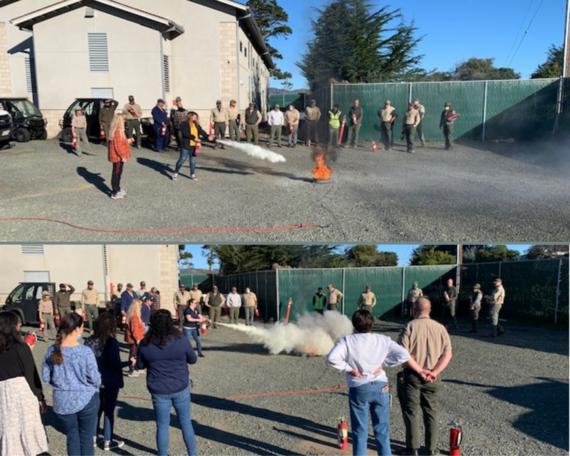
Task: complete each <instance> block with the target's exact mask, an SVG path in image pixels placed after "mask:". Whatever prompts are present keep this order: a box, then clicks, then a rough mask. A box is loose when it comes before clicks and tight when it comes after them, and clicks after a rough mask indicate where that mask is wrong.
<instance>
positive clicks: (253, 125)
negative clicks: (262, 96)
mask: <svg viewBox="0 0 570 456" xmlns="http://www.w3.org/2000/svg"><path fill="white" fill-rule="evenodd" d="M262 118H263V117H262V115H261V112H259V109H256V107H255V103H250V104H249V108H248V109H246V110H245V112H244V113H243V117H242V125H243V126H244V128H245V140H246V141H247V143H248V144H252V143H253V144H255V145H256V146H257V145H258V144H259V124H260V123H261V119H262Z"/></svg>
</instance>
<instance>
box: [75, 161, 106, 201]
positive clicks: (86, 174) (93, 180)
mask: <svg viewBox="0 0 570 456" xmlns="http://www.w3.org/2000/svg"><path fill="white" fill-rule="evenodd" d="M77 174H79V175H80V176H81V177H82V178H83V179H85V181H87V182H88V183H90V184H92V185H94V186H95V187H96V188H97V189H98V190H99V191H101V192H103V193H104V194H105V195H110V194H111V189H110V188H109V187H108V186H107V185H106V184H105V179H104V178H102V177H101V174H100V173H92V172H91V171H89V170H88V169H87V168H85V167H84V166H79V167H77Z"/></svg>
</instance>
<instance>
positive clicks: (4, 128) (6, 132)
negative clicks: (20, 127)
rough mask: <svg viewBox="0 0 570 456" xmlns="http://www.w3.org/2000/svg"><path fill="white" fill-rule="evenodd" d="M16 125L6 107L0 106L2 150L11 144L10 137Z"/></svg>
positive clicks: (0, 140)
mask: <svg viewBox="0 0 570 456" xmlns="http://www.w3.org/2000/svg"><path fill="white" fill-rule="evenodd" d="M13 129H14V125H13V124H12V116H11V115H10V113H9V112H8V111H5V110H4V106H2V105H1V104H0V150H1V149H3V148H4V146H7V145H8V144H10V136H11V135H12V130H13Z"/></svg>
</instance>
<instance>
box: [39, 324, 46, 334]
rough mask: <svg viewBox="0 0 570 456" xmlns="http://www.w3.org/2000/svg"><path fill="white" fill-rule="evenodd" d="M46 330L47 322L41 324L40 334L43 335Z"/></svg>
mask: <svg viewBox="0 0 570 456" xmlns="http://www.w3.org/2000/svg"><path fill="white" fill-rule="evenodd" d="M45 330H46V324H45V322H43V321H42V322H41V323H40V333H43V332H44V331H45Z"/></svg>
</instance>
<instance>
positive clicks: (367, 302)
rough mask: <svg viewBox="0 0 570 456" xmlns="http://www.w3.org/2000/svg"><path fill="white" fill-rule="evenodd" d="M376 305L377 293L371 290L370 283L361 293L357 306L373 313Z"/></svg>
mask: <svg viewBox="0 0 570 456" xmlns="http://www.w3.org/2000/svg"><path fill="white" fill-rule="evenodd" d="M375 305H376V295H375V294H374V293H372V291H370V285H366V288H365V289H364V292H362V293H360V296H359V297H358V303H357V304H356V307H357V308H358V309H360V310H367V311H368V312H370V313H372V309H373V308H374V306H375Z"/></svg>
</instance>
